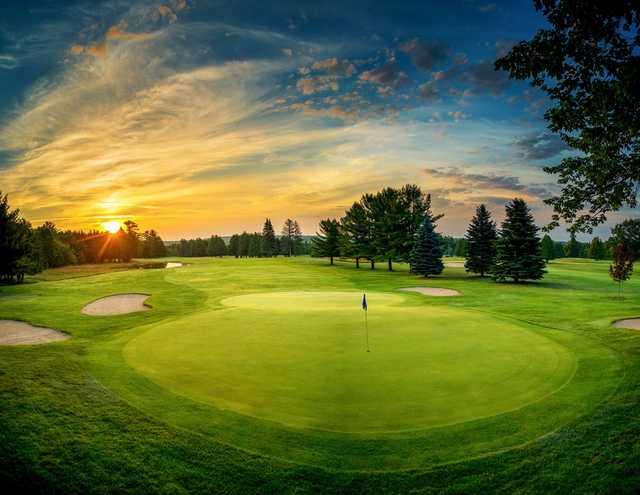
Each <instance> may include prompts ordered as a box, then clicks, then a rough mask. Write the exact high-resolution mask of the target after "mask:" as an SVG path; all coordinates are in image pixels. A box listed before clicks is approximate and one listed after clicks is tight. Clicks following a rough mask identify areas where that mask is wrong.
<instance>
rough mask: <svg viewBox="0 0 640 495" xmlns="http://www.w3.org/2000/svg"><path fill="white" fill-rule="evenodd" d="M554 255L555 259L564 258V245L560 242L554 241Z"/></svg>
mask: <svg viewBox="0 0 640 495" xmlns="http://www.w3.org/2000/svg"><path fill="white" fill-rule="evenodd" d="M553 253H554V255H555V258H564V256H565V254H564V244H563V243H562V242H560V241H553Z"/></svg>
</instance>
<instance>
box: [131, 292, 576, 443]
mask: <svg viewBox="0 0 640 495" xmlns="http://www.w3.org/2000/svg"><path fill="white" fill-rule="evenodd" d="M360 297H361V294H360V293H356V292H319V293H313V292H274V293H261V294H251V295H244V296H236V297H233V298H229V299H225V300H223V301H222V303H223V304H224V305H225V306H231V308H229V309H224V310H217V311H208V312H203V313H197V314H195V315H193V316H189V317H186V318H183V319H179V320H175V321H171V322H168V323H164V324H160V325H157V326H155V327H154V328H152V329H149V330H147V331H146V332H145V333H143V334H141V335H140V336H138V337H136V338H134V339H132V340H131V341H130V342H129V343H128V344H127V345H126V346H125V349H124V355H125V358H126V360H127V361H128V362H129V363H130V364H131V365H132V366H133V367H134V368H135V369H136V370H137V371H139V372H140V373H142V374H144V375H146V376H147V377H149V378H150V379H151V380H152V381H154V382H155V383H157V384H159V385H161V386H162V387H165V388H167V389H168V390H170V391H172V392H174V393H176V394H178V395H183V396H186V397H189V398H191V399H193V400H196V401H200V402H205V403H208V404H211V405H214V406H217V407H219V408H220V409H227V410H232V411H235V412H238V413H242V414H248V415H251V416H256V417H259V418H263V419H268V420H271V421H276V422H280V423H284V424H287V425H289V426H298V427H313V428H319V429H326V430H334V431H343V432H371V431H379V432H386V431H396V430H406V429H426V428H431V427H434V426H442V425H445V424H451V423H456V422H462V421H471V420H473V419H476V418H479V417H486V416H493V415H496V414H500V413H503V412H506V411H510V410H513V409H516V408H519V407H522V406H523V405H525V404H527V403H530V402H533V401H536V400H540V399H542V398H544V396H546V395H548V394H550V393H553V392H555V391H556V390H557V389H559V388H560V387H562V386H563V385H564V384H565V383H566V382H567V381H568V380H569V379H570V378H571V376H572V374H573V373H574V371H575V367H576V360H575V358H574V357H573V355H572V353H571V351H570V350H569V349H567V348H566V347H563V346H562V345H560V344H558V343H557V342H555V341H553V340H550V339H548V338H546V337H544V336H542V335H540V334H539V333H535V332H532V331H530V330H527V329H525V328H523V327H521V326H518V325H516V324H513V323H511V322H506V321H501V320H498V319H496V318H492V317H491V316H488V315H485V314H482V313H479V312H473V311H465V310H461V309H451V308H446V307H431V308H424V307H403V306H402V305H400V304H398V302H401V301H402V298H401V297H398V296H396V295H393V294H384V293H371V292H370V293H369V308H370V310H369V318H368V320H369V322H368V323H369V335H370V337H369V342H370V347H371V349H372V352H371V353H367V352H365V341H364V339H365V335H364V331H365V330H364V319H363V317H364V313H363V311H362V310H361V309H360V307H359V302H360ZM394 303H395V304H394Z"/></svg>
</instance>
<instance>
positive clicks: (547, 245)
mask: <svg viewBox="0 0 640 495" xmlns="http://www.w3.org/2000/svg"><path fill="white" fill-rule="evenodd" d="M540 254H541V255H542V259H544V260H545V261H546V262H547V263H549V260H553V259H555V257H556V246H555V243H554V242H553V240H552V239H551V237H549V234H545V235H544V237H543V238H542V242H541V243H540Z"/></svg>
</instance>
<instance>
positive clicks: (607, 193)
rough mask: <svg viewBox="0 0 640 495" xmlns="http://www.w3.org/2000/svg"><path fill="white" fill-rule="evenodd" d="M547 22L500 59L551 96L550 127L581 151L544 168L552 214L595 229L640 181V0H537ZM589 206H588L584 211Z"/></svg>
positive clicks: (629, 200)
mask: <svg viewBox="0 0 640 495" xmlns="http://www.w3.org/2000/svg"><path fill="white" fill-rule="evenodd" d="M535 6H536V9H538V10H539V11H541V12H542V14H543V15H544V16H545V17H546V18H547V21H548V22H549V24H550V27H549V28H547V29H540V30H539V31H538V32H537V33H536V34H535V36H534V37H533V39H532V40H531V41H522V42H520V43H519V44H517V45H516V46H514V47H513V48H512V49H511V51H510V52H509V53H508V54H507V55H506V56H504V57H502V58H501V59H499V60H497V61H496V63H495V66H496V68H497V69H504V70H507V71H509V73H510V75H511V77H512V78H516V79H529V80H530V81H531V84H532V85H533V86H534V87H537V88H540V89H542V90H543V91H545V92H546V93H547V95H548V96H549V97H550V98H551V101H552V102H553V103H554V106H553V107H552V108H551V109H549V110H548V111H547V112H546V114H545V118H546V119H547V121H548V122H549V128H550V129H551V130H552V131H554V132H557V133H559V134H560V136H561V137H562V139H563V140H564V141H565V142H566V143H567V144H568V145H570V146H571V147H572V148H573V149H574V150H576V151H578V152H579V154H577V155H576V154H574V155H573V156H571V157H568V158H565V159H563V160H562V162H561V163H560V164H559V165H557V166H552V167H547V168H546V169H545V170H546V171H547V172H549V173H552V174H557V175H558V182H559V183H560V184H561V185H562V190H561V193H560V195H559V196H556V197H553V198H550V199H548V200H546V201H547V203H548V204H550V205H552V206H553V209H554V212H555V213H554V215H553V220H552V223H551V224H550V226H549V227H555V226H558V224H559V221H560V219H562V220H564V221H566V222H568V223H570V224H573V225H572V231H579V230H584V231H587V232H591V231H592V229H593V227H594V226H595V225H598V224H600V223H602V222H604V221H605V220H606V213H607V212H609V211H617V210H619V209H620V208H622V207H623V206H625V205H626V206H630V207H635V206H636V204H637V198H636V190H637V184H638V182H639V181H640V112H638V108H640V52H639V50H640V36H639V35H638V27H639V25H640V3H638V2H637V1H631V0H622V1H610V2H603V1H580V2H578V1H575V0H535ZM585 209H586V210H587V211H586V212H584V210H585Z"/></svg>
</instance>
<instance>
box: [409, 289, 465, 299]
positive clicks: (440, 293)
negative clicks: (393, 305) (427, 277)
mask: <svg viewBox="0 0 640 495" xmlns="http://www.w3.org/2000/svg"><path fill="white" fill-rule="evenodd" d="M400 290H406V291H408V292H418V293H420V294H423V295H425V296H433V297H453V296H461V295H462V294H461V293H460V292H458V291H457V290H453V289H442V288H440V287H407V288H405V289H400Z"/></svg>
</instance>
